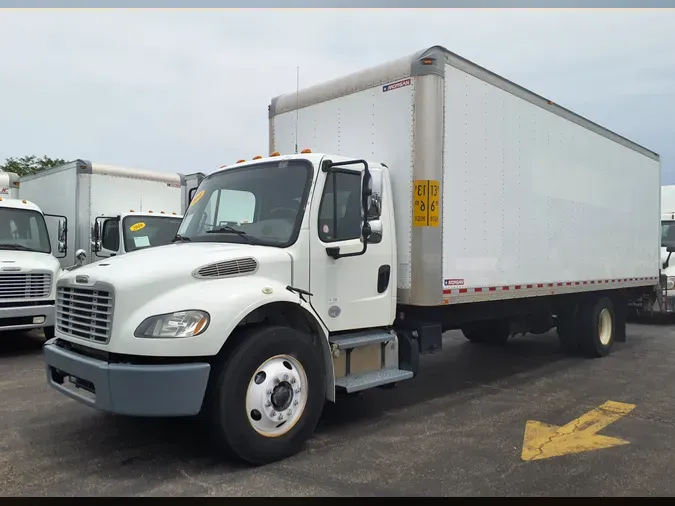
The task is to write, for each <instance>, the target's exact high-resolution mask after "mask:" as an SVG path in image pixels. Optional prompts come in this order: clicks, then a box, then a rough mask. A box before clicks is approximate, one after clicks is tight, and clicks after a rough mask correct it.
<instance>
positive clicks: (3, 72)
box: [0, 9, 675, 183]
mask: <svg viewBox="0 0 675 506" xmlns="http://www.w3.org/2000/svg"><path fill="white" fill-rule="evenodd" d="M674 26H675V10H650V9H643V10H637V9H636V10H627V9H616V10H614V9H612V10H609V9H607V10H605V9H569V10H561V9H551V10H434V11H432V10H412V9H408V10H371V9H359V10H248V11H244V10H203V11H200V10H129V11H126V10H34V11H28V10H23V11H22V10H2V11H0V113H1V116H0V160H4V159H5V158H7V157H10V156H12V157H20V156H24V155H28V154H35V155H43V154H45V155H47V156H50V157H53V158H57V157H58V158H64V159H67V160H71V159H75V158H83V159H89V160H93V161H96V162H100V163H113V164H120V165H127V166H132V167H139V168H147V169H154V170H163V171H177V172H184V173H189V172H196V171H203V172H207V173H209V172H211V171H212V170H214V169H216V168H218V167H219V166H220V165H221V164H225V163H227V164H230V163H232V162H234V161H236V160H237V159H239V158H246V159H250V158H251V157H252V156H254V155H256V154H263V155H264V154H267V147H268V139H267V134H268V129H267V127H268V122H267V106H268V104H269V101H270V98H271V97H273V96H276V95H279V94H281V93H285V92H289V91H293V90H294V89H295V79H296V66H297V65H300V80H301V87H305V86H309V85H311V84H315V83H318V82H321V81H325V80H328V79H332V78H335V77H338V76H340V75H342V74H346V73H350V72H353V71H355V70H358V69H361V68H364V67H368V66H371V65H375V64H378V63H382V62H385V61H387V60H390V59H393V58H397V57H400V56H404V55H406V54H409V53H412V52H414V51H416V50H418V49H422V48H424V47H426V46H432V45H436V44H438V45H443V46H445V47H447V48H448V49H450V50H451V51H454V52H456V53H458V54H460V55H461V56H464V57H465V58H468V59H470V60H472V61H474V62H475V63H478V64H479V65H482V66H484V67H487V68H488V69H490V70H492V71H494V72H496V73H498V74H500V75H502V76H504V77H506V78H508V79H510V80H512V81H515V82H516V83H518V84H520V85H522V86H525V87H526V88H529V89H531V90H532V91H534V92H536V93H539V94H541V95H544V96H546V97H547V98H549V99H551V100H553V101H554V102H557V103H559V104H561V105H563V106H565V107H568V108H571V109H572V110H574V111H575V112H577V113H579V114H581V115H583V116H586V117H587V118H589V119H591V120H593V121H595V122H597V123H600V124H601V125H603V126H606V127H608V128H610V129H611V130H614V131H615V132H617V133H619V134H621V135H624V136H626V137H628V138H630V139H632V140H634V141H636V142H638V143H640V144H643V145H644V146H646V147H647V148H649V149H652V150H654V151H656V152H658V153H659V154H661V157H662V169H663V177H664V183H675V136H674V132H673V124H674V122H673V118H675V49H674V48H675V29H673V27H674Z"/></svg>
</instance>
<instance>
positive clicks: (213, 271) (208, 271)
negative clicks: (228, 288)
mask: <svg viewBox="0 0 675 506" xmlns="http://www.w3.org/2000/svg"><path fill="white" fill-rule="evenodd" d="M257 268H258V262H257V261H256V260H255V258H239V259H237V260H227V261H225V262H217V263H215V264H210V265H205V266H204V267H200V268H199V269H197V270H196V271H195V276H196V277H198V278H222V277H225V276H237V275H241V274H250V273H252V272H255V270H256V269H257Z"/></svg>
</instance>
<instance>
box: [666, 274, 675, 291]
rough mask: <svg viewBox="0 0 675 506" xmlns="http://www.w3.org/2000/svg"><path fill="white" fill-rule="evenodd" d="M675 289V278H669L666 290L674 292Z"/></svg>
mask: <svg viewBox="0 0 675 506" xmlns="http://www.w3.org/2000/svg"><path fill="white" fill-rule="evenodd" d="M673 287H675V276H668V280H667V281H666V288H667V289H668V290H672V289H673Z"/></svg>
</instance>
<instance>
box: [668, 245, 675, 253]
mask: <svg viewBox="0 0 675 506" xmlns="http://www.w3.org/2000/svg"><path fill="white" fill-rule="evenodd" d="M666 251H667V252H668V253H675V246H668V247H666Z"/></svg>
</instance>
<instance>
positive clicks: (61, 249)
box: [57, 241, 66, 253]
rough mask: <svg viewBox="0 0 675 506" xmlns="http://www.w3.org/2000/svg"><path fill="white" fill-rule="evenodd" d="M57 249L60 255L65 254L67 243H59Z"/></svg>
mask: <svg viewBox="0 0 675 506" xmlns="http://www.w3.org/2000/svg"><path fill="white" fill-rule="evenodd" d="M57 249H58V251H59V253H65V252H66V242H65V241H59V244H58V245H57Z"/></svg>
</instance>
